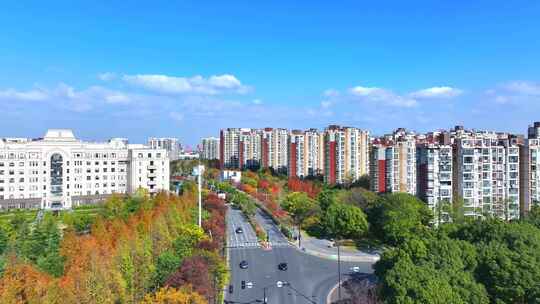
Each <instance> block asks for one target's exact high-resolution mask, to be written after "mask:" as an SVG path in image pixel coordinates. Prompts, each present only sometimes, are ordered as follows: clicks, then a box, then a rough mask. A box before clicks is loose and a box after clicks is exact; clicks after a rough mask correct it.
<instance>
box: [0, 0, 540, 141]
mask: <svg viewBox="0 0 540 304" xmlns="http://www.w3.org/2000/svg"><path fill="white" fill-rule="evenodd" d="M9 2H11V3H3V7H2V9H1V10H0V111H1V112H2V113H3V115H2V119H1V120H0V130H1V131H0V136H40V135H42V134H43V133H44V131H45V129H47V128H52V127H62V128H73V129H74V131H75V133H76V134H77V135H78V136H79V137H82V138H84V139H106V138H109V137H113V136H115V137H117V136H122V137H129V138H130V139H131V140H132V141H133V142H142V141H144V140H145V139H146V137H148V136H175V137H179V138H180V139H181V140H182V141H184V142H187V143H189V144H195V143H197V142H198V139H199V138H200V137H201V136H210V135H214V136H216V135H217V134H218V130H219V129H220V128H222V127H228V126H230V127H264V126H273V127H278V126H282V127H287V128H308V127H318V128H323V127H324V126H325V125H327V124H330V123H337V124H346V125H351V126H356V127H360V128H365V129H369V130H371V131H372V132H373V133H375V134H382V133H386V132H390V131H391V130H392V129H394V128H397V127H406V128H410V129H413V130H417V131H427V130H432V129H440V128H449V127H451V126H453V125H455V124H464V125H465V126H466V127H470V128H479V129H495V130H508V131H512V132H519V133H525V130H526V127H527V124H529V123H530V122H532V121H533V120H539V119H540V117H539V116H538V115H537V114H536V113H538V112H539V110H540V75H539V73H540V72H539V71H540V38H539V37H540V18H539V16H540V2H538V1H373V2H365V1H294V3H291V2H293V1H265V2H264V3H263V2H262V1H211V2H210V1H208V2H205V1H181V2H180V1H178V3H177V4H171V2H173V1H151V2H150V1H148V2H146V3H143V2H142V1H141V2H140V3H137V2H128V1H116V4H111V3H108V2H112V1H53V3H50V2H42V1H35V2H32V1H27V2H25V3H24V4H22V3H19V2H21V1H9ZM73 2H77V3H73Z"/></svg>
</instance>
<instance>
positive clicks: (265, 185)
mask: <svg viewBox="0 0 540 304" xmlns="http://www.w3.org/2000/svg"><path fill="white" fill-rule="evenodd" d="M269 187H270V183H269V182H268V181H267V180H265V179H261V180H259V184H258V185H257V188H259V189H263V190H268V188H269Z"/></svg>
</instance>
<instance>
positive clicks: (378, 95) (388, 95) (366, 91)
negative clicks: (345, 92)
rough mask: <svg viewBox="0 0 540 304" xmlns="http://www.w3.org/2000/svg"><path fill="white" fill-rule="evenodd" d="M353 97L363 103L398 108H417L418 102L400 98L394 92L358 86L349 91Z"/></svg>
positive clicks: (412, 99)
mask: <svg viewBox="0 0 540 304" xmlns="http://www.w3.org/2000/svg"><path fill="white" fill-rule="evenodd" d="M349 92H350V93H351V95H353V96H355V97H357V98H359V99H361V100H362V101H368V102H374V103H380V104H385V105H390V106H397V107H406V108H410V107H415V106H417V105H418V102H417V101H416V100H415V99H414V98H410V97H406V96H400V95H397V94H395V93H393V92H392V91H389V90H385V89H382V88H377V87H362V86H356V87H353V88H351V89H349Z"/></svg>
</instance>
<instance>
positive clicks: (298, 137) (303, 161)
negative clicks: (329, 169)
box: [288, 129, 324, 178]
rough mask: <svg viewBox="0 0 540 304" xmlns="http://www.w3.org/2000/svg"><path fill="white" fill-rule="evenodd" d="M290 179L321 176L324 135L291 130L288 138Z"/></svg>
mask: <svg viewBox="0 0 540 304" xmlns="http://www.w3.org/2000/svg"><path fill="white" fill-rule="evenodd" d="M288 150H289V165H288V171H289V172H288V174H289V176H290V177H300V178H303V177H307V176H322V173H323V170H324V165H323V164H324V134H323V133H320V132H319V131H318V130H315V129H309V130H306V131H299V130H293V131H291V134H290V137H289V149H288Z"/></svg>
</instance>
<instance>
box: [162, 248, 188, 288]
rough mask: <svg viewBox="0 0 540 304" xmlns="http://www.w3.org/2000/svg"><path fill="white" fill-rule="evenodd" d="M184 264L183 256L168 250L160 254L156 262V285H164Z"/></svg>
mask: <svg viewBox="0 0 540 304" xmlns="http://www.w3.org/2000/svg"><path fill="white" fill-rule="evenodd" d="M180 265H182V258H181V257H179V256H178V255H176V254H175V253H174V252H172V251H170V250H167V251H165V252H163V253H162V254H160V255H159V256H158V259H157V262H156V279H155V281H156V282H155V284H156V286H163V283H164V282H165V280H167V278H168V277H169V276H170V275H171V274H172V273H173V272H175V271H176V270H177V269H178V267H180Z"/></svg>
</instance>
